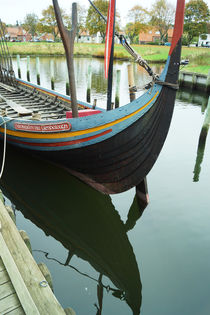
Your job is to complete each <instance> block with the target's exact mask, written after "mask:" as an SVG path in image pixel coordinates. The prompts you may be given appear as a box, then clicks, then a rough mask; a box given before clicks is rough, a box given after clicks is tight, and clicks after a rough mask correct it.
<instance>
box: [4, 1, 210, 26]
mask: <svg viewBox="0 0 210 315" xmlns="http://www.w3.org/2000/svg"><path fill="white" fill-rule="evenodd" d="M187 1H188V0H187ZM204 1H205V2H206V3H207V4H208V6H209V7H210V0H204ZM72 2H77V3H79V4H80V5H81V6H83V7H86V8H88V6H89V2H88V0H78V1H77V0H74V1H73V0H59V5H60V6H61V7H62V8H64V9H66V10H67V11H69V8H70V7H71V5H72ZM154 2H155V0H146V1H145V0H116V3H117V10H118V11H119V13H120V16H121V20H122V22H123V19H124V18H125V17H126V15H127V13H128V10H130V9H131V8H132V7H133V6H134V5H142V6H143V7H144V8H148V9H149V8H151V5H152V3H154ZM169 2H170V3H172V4H174V6H175V4H176V0H170V1H169ZM50 4H52V0H18V1H17V0H0V19H1V20H2V21H3V22H5V23H7V24H9V23H10V24H15V23H16V21H20V22H22V21H23V20H24V17H25V16H26V14H27V13H35V14H37V15H38V16H41V12H42V10H43V9H46V8H47V7H48V6H49V5H50ZM123 24H124V23H123Z"/></svg>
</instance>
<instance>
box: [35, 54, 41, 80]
mask: <svg viewBox="0 0 210 315" xmlns="http://www.w3.org/2000/svg"><path fill="white" fill-rule="evenodd" d="M36 80H37V84H38V85H40V63H39V57H36Z"/></svg>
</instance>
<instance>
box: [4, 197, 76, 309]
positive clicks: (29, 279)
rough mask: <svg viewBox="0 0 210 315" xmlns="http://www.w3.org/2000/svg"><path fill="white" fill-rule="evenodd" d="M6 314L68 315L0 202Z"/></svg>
mask: <svg viewBox="0 0 210 315" xmlns="http://www.w3.org/2000/svg"><path fill="white" fill-rule="evenodd" d="M0 195H1V192H0ZM43 281H44V282H43ZM43 283H44V284H46V286H42V284H43ZM73 313H74V312H72V314H73ZM6 314H8V315H22V314H26V315H38V314H40V315H47V314H49V315H54V314H58V315H62V314H63V315H65V314H66V312H65V311H64V309H63V308H62V307H61V305H60V304H59V302H58V301H57V299H56V297H55V295H54V294H53V292H52V290H51V289H50V287H49V285H48V284H47V282H46V279H45V278H44V276H43V274H42V272H41V271H40V269H39V267H38V265H37V264H36V262H35V260H34V259H33V257H32V255H31V253H30V251H29V250H28V248H27V246H26V245H25V242H24V241H23V239H22V237H21V235H20V233H19V231H18V230H17V228H16V225H15V223H14V222H13V220H12V219H11V217H10V216H9V214H8V212H7V210H6V208H5V206H4V203H3V202H2V200H1V199H0V315H6ZM68 314H70V313H68Z"/></svg>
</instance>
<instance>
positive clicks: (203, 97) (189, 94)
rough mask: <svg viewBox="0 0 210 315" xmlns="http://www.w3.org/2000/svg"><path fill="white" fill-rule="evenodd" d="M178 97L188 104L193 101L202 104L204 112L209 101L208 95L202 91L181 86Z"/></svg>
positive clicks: (198, 104) (195, 103)
mask: <svg viewBox="0 0 210 315" xmlns="http://www.w3.org/2000/svg"><path fill="white" fill-rule="evenodd" d="M176 98H177V99H178V100H181V101H183V102H186V103H187V104H189V103H191V104H193V105H196V106H201V112H202V113H204V112H205V109H206V107H207V103H208V95H207V94H206V93H204V92H201V91H191V90H189V89H183V88H180V89H179V90H178V91H177V94H176Z"/></svg>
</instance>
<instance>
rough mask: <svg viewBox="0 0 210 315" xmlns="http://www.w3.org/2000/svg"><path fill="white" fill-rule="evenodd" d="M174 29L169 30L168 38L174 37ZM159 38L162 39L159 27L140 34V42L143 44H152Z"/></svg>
mask: <svg viewBox="0 0 210 315" xmlns="http://www.w3.org/2000/svg"><path fill="white" fill-rule="evenodd" d="M173 30H174V29H173V28H170V29H169V30H168V37H172V36H173ZM154 37H156V38H159V37H160V32H159V31H158V29H157V27H155V26H154V27H150V28H149V29H148V30H147V31H145V32H140V33H139V40H140V41H141V42H152V41H153V38H154Z"/></svg>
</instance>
